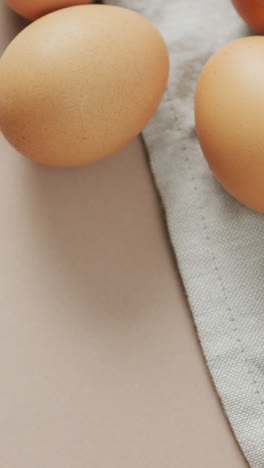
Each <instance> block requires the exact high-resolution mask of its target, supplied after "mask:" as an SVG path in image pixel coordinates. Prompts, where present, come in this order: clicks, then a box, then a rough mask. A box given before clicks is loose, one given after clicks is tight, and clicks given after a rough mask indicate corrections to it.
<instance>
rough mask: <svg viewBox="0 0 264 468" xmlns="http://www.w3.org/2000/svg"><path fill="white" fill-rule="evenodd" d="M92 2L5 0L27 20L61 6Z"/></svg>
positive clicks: (87, 0) (89, 0) (75, 0)
mask: <svg viewBox="0 0 264 468" xmlns="http://www.w3.org/2000/svg"><path fill="white" fill-rule="evenodd" d="M92 2H93V0H6V3H7V4H8V5H9V6H10V8H12V10H14V11H15V12H16V13H18V14H19V15H21V16H24V18H27V19H29V20H36V19H37V18H40V17H41V16H43V15H46V14H47V13H51V12H52V11H55V10H59V9H61V8H66V7H69V6H74V5H83V4H89V3H92Z"/></svg>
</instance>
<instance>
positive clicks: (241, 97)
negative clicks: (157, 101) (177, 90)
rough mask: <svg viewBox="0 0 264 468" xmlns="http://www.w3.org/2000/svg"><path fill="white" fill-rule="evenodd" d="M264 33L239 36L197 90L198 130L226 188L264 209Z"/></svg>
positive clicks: (219, 54) (217, 57)
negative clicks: (263, 34)
mask: <svg viewBox="0 0 264 468" xmlns="http://www.w3.org/2000/svg"><path fill="white" fill-rule="evenodd" d="M263 56H264V37H262V36H252V37H246V38H242V39H238V40H235V41H233V42H231V43H229V44H227V45H226V46H224V47H223V48H222V49H220V50H218V51H217V52H216V53H215V54H214V55H213V56H212V57H211V58H210V59H209V61H208V62H207V64H206V65H205V67H204V69H203V70H202V73H201V75H200V77H199V80H198V84H197V88H196V93H195V120H196V129H197V135H198V138H199V141H200V144H201V147H202V150H203V152H204V155H205V157H206V159H207V161H208V163H209V166H210V167H211V169H212V171H213V172H214V174H215V176H216V177H217V179H218V180H219V181H220V182H221V184H222V185H223V186H224V187H225V189H226V190H227V191H228V192H229V193H230V194H231V195H233V196H234V197H235V198H236V199H237V200H239V201H240V202H241V203H243V204H245V205H246V206H248V207H250V208H252V209H255V210H257V211H260V212H262V213H263V212H264V183H263V181H264V131H263V122H264V81H263V76H264V60H263Z"/></svg>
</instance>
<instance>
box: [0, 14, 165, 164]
mask: <svg viewBox="0 0 264 468" xmlns="http://www.w3.org/2000/svg"><path fill="white" fill-rule="evenodd" d="M168 70H169V60H168V52H167V48H166V45H165V43H164V41H163V39H162V37H161V35H160V33H159V32H158V30H157V29H156V28H155V27H154V26H153V25H152V24H151V23H150V22H149V21H148V20H147V19H146V18H144V17H143V16H141V15H139V14H138V13H135V12H133V11H130V10H128V9H125V8H119V7H114V6H106V5H85V6H76V7H71V8H66V9H63V10H59V11H56V12H54V13H51V14H49V15H46V16H44V17H42V18H40V19H39V20H37V21H35V22H34V23H32V24H31V25H30V26H28V27H27V28H26V29H24V30H23V31H22V32H21V33H20V34H19V35H18V36H17V37H16V38H15V39H14V40H13V41H12V43H11V44H10V45H9V47H8V48H7V50H6V51H5V52H4V54H3V56H2V58H1V61H0V128H1V130H2V132H3V134H4V136H5V137H6V139H7V140H8V141H9V142H10V143H11V144H12V145H13V146H14V147H15V148H16V149H17V150H18V151H19V152H21V153H22V154H24V155H25V156H27V157H29V158H31V159H32V160H34V161H38V162H40V163H43V164H48V165H53V166H76V165H83V164H87V163H89V162H93V161H96V160H99V159H102V158H103V157H106V156H108V155H110V154H112V153H114V152H115V151H117V150H119V149H120V148H122V147H123V146H125V145H126V144H127V143H128V142H129V141H130V140H132V139H133V138H134V137H135V136H136V135H138V134H139V133H140V132H141V130H142V129H143V128H144V126H145V125H146V124H147V122H148V121H149V119H150V118H151V116H152V115H153V113H154V112H155V111H156V109H157V107H158V105H159V103H160V100H161V98H162V95H163V92H164V90H165V88H166V84H167V79H168Z"/></svg>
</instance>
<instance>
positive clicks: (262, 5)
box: [232, 0, 264, 34]
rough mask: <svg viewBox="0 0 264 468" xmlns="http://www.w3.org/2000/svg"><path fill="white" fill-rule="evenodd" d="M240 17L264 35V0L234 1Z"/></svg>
mask: <svg viewBox="0 0 264 468" xmlns="http://www.w3.org/2000/svg"><path fill="white" fill-rule="evenodd" d="M232 3H233V5H234V7H235V8H236V9H237V11H238V13H239V14H240V16H241V17H242V18H243V19H244V20H245V21H246V23H248V24H249V26H251V28H252V29H254V30H255V31H257V32H258V33H260V34H264V2H263V0H232Z"/></svg>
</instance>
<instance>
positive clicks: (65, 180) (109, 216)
mask: <svg viewBox="0 0 264 468" xmlns="http://www.w3.org/2000/svg"><path fill="white" fill-rule="evenodd" d="M22 24H23V23H22V22H20V20H18V18H17V17H15V16H14V15H12V14H11V13H9V12H8V10H7V9H6V8H5V7H4V5H3V3H2V2H0V42H1V46H2V50H3V48H4V46H5V45H6V44H7V43H8V41H9V40H10V39H11V38H12V36H13V35H14V34H15V33H16V32H17V31H18V30H19V28H20V27H21V26H22ZM0 151H1V172H0V177H1V198H0V214H1V244H0V256H1V263H0V275H1V284H0V288H1V289H0V294H1V299H0V300H1V308H0V310H1V327H0V373H1V384H0V434H1V436H0V443H1V447H0V466H1V467H3V468H43V467H49V468H66V467H67V468H68V467H72V468H87V467H92V468H147V467H151V468H177V467H179V468H192V467H196V468H207V467H208V468H209V467H210V468H211V467H214V468H218V467H219V468H220V467H221V468H223V467H232V468H242V467H245V466H246V463H245V462H244V460H243V457H242V455H241V453H240V451H239V449H238V447H237V445H236V442H235V441H234V439H233V436H232V434H231V431H230V429H229V426H228V423H227V422H226V420H225V417H224V415H223V412H222V409H221V407H220V404H219V402H218V399H217V396H216V395H215V393H214V390H213V387H212V384H211V381H210V378H209V376H208V373H207V370H206V366H205V364H204V361H203V358H202V355H201V351H200V349H199V346H198V342H197V339H196V335H195V330H194V327H193V324H192V320H191V315H190V312H189V311H188V308H187V306H186V301H185V298H184V295H183V291H182V288H181V284H180V281H179V278H178V274H177V270H176V265H175V262H174V256H173V254H172V251H171V248H170V246H169V242H168V238H167V233H166V229H165V224H164V220H163V215H162V213H161V209H160V205H159V201H158V197H157V194H156V191H155V188H154V185H153V182H152V179H151V176H150V172H149V169H148V165H147V161H146V156H145V154H144V151H143V146H142V144H141V142H140V140H136V141H134V142H132V143H131V144H130V145H129V146H128V147H127V148H125V149H124V150H123V151H122V152H120V153H119V154H117V155H115V156H113V157H112V158H109V159H108V160H106V161H104V162H102V163H99V164H95V165H92V166H90V167H87V168H84V169H76V170H75V169H74V170H54V169H50V168H44V167H40V166H37V165H33V164H31V163H30V162H29V161H27V160H25V159H23V158H22V157H20V156H18V155H17V154H16V153H15V151H14V150H12V149H11V148H10V147H9V146H8V144H7V143H6V142H5V141H4V140H3V139H1V140H0Z"/></svg>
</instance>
